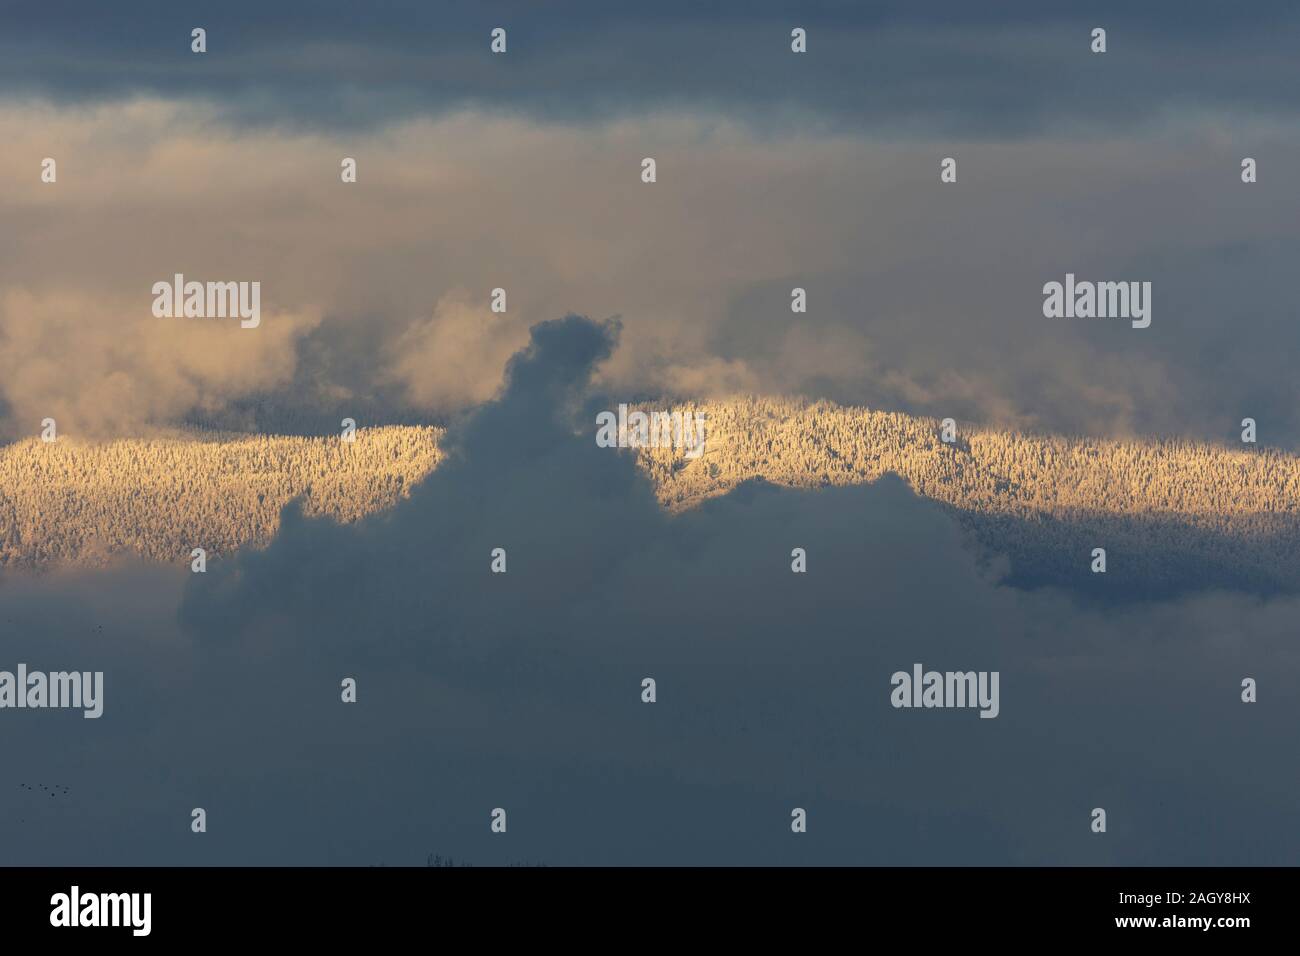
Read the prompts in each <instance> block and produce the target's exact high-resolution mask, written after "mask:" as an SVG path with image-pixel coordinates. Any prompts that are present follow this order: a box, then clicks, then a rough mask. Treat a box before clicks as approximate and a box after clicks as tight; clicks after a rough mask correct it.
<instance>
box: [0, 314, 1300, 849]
mask: <svg viewBox="0 0 1300 956" xmlns="http://www.w3.org/2000/svg"><path fill="white" fill-rule="evenodd" d="M616 332H617V327H616V325H614V324H604V325H600V324H596V323H592V322H588V321H586V320H583V319H579V318H577V317H570V318H568V319H565V320H563V321H557V322H551V323H546V324H543V325H540V326H538V327H536V328H534V329H533V330H532V333H531V340H530V345H529V347H528V349H527V350H526V351H524V352H523V353H521V354H520V355H518V356H517V357H516V358H515V359H513V360H512V362H511V365H510V370H509V373H508V378H507V387H506V388H505V389H504V391H503V392H502V393H501V395H500V396H499V397H498V399H497V400H495V401H493V402H490V403H488V404H486V405H484V406H481V407H479V408H478V409H476V410H474V411H473V412H472V413H471V414H470V415H468V416H467V417H466V418H464V419H463V420H462V421H460V422H459V423H458V424H457V426H456V427H455V428H454V430H453V433H452V434H451V435H450V436H449V439H450V441H449V447H450V448H451V456H450V458H449V460H448V461H447V462H446V463H445V464H444V466H443V467H440V468H439V469H438V470H437V471H436V472H434V473H433V474H432V475H431V476H430V477H429V478H428V479H427V480H426V481H425V482H424V483H423V484H422V485H421V486H420V487H418V488H417V489H415V491H414V493H413V495H412V497H411V498H410V499H409V500H408V501H406V502H405V503H403V504H402V505H400V506H398V507H397V508H395V509H394V510H393V511H392V512H390V513H387V514H385V515H381V516H375V517H373V518H370V519H367V520H364V521H362V522H359V523H357V524H355V525H352V526H347V527H343V526H338V525H334V524H332V523H329V522H326V521H311V520H305V519H303V518H302V517H301V516H299V515H297V514H296V513H295V512H294V511H293V510H292V509H290V510H289V511H287V512H286V514H285V520H284V525H283V529H282V532H281V534H280V535H279V537H278V538H277V539H276V541H275V542H274V543H273V544H272V545H271V546H270V547H269V548H267V549H266V550H264V551H248V552H241V553H240V554H238V555H237V556H236V557H235V558H234V559H233V560H232V561H229V562H225V563H214V564H212V565H211V566H210V567H209V571H208V573H207V574H206V575H186V574H184V573H177V572H175V571H173V570H171V569H157V568H145V567H142V568H132V567H123V568H120V569H118V570H116V571H113V572H110V573H108V574H106V575H77V576H71V575H69V576H64V575H49V576H45V577H41V578H36V579H28V578H23V577H17V576H10V577H6V578H5V579H4V580H3V582H0V624H3V626H4V631H3V633H4V641H3V646H2V647H0V650H3V652H4V654H5V655H6V659H13V660H16V659H24V660H31V659H35V657H36V651H37V649H39V650H40V659H41V660H43V661H48V662H50V666H54V663H55V662H58V661H59V660H61V659H67V660H75V661H77V663H78V666H79V667H83V668H90V667H93V668H94V669H96V670H103V671H104V672H105V680H106V683H109V684H110V685H111V686H113V687H114V688H115V691H114V706H113V708H112V709H111V710H109V711H106V712H105V715H104V717H103V718H102V719H100V720H98V721H82V720H79V719H78V720H76V721H67V722H61V723H55V722H53V721H46V720H41V719H40V718H41V717H43V716H48V715H41V714H36V713H33V712H24V713H23V714H22V715H21V716H22V718H23V720H24V722H23V723H22V725H21V726H20V725H18V724H16V723H14V722H12V721H10V720H8V719H7V718H9V717H11V716H13V714H12V713H6V714H3V715H0V746H3V747H4V749H5V752H6V753H7V754H9V755H10V757H9V760H10V762H11V763H10V766H12V767H13V768H14V772H15V774H16V775H17V776H18V777H19V778H20V779H21V778H23V777H29V778H31V779H33V780H35V779H43V778H56V779H58V780H59V781H61V782H64V783H66V784H68V785H69V786H70V790H71V792H70V794H69V795H68V796H67V797H66V798H60V799H59V800H51V799H49V798H46V799H45V803H44V804H39V805H38V804H37V803H36V802H35V801H34V798H31V797H29V796H27V795H26V794H27V791H25V790H21V789H19V788H14V789H12V790H7V791H6V792H5V793H0V810H3V815H2V816H0V819H4V820H5V821H7V822H6V823H5V824H4V826H5V827H6V834H5V845H6V847H7V848H8V852H9V855H10V860H11V861H12V862H15V863H35V862H40V863H46V864H53V863H145V862H170V863H236V862H240V863H362V864H364V863H379V862H386V863H410V864H419V863H421V862H423V859H424V857H425V855H426V854H427V853H431V852H438V853H442V854H443V855H447V854H451V855H454V856H456V857H457V858H463V859H469V860H472V861H475V862H479V863H504V862H508V861H511V860H533V861H538V860H544V861H546V862H549V863H555V864H563V863H701V862H713V863H777V862H780V863H829V862H842V863H1008V864H1015V863H1159V864H1180V863H1212V864H1225V863H1279V864H1291V863H1295V862H1296V861H1297V856H1296V853H1297V848H1296V846H1295V844H1294V843H1293V842H1288V841H1287V840H1286V839H1279V836H1278V835H1279V834H1284V833H1287V832H1290V829H1289V828H1290V825H1291V824H1290V821H1291V819H1292V816H1293V813H1292V807H1293V802H1294V800H1293V795H1294V793H1295V791H1296V788H1297V785H1300V779H1298V778H1300V769H1297V767H1296V765H1295V762H1294V761H1293V760H1291V759H1290V758H1289V755H1290V752H1291V750H1292V749H1293V748H1292V747H1291V740H1292V734H1291V732H1290V728H1292V727H1293V726H1294V725H1295V720H1296V718H1297V716H1300V712H1298V711H1300V704H1297V703H1295V702H1294V701H1293V697H1294V695H1287V694H1285V693H1283V692H1282V690H1281V689H1282V688H1284V687H1285V686H1287V685H1290V684H1292V683H1294V681H1295V680H1296V679H1297V678H1298V677H1300V673H1298V671H1300V661H1297V658H1296V656H1295V654H1294V652H1293V649H1292V644H1293V641H1292V639H1291V631H1292V628H1293V622H1294V620H1295V615H1296V612H1297V610H1300V608H1298V607H1297V602H1296V601H1295V600H1294V599H1274V600H1269V601H1261V600H1258V599H1254V598H1248V597H1245V596H1241V595H1234V594H1231V593H1205V594H1201V595H1198V596H1196V597H1193V598H1186V599H1183V600H1179V601H1164V602H1148V603H1144V604H1135V605H1129V606H1126V607H1123V608H1108V607H1105V606H1092V605H1080V604H1079V603H1077V602H1076V601H1074V600H1073V599H1071V598H1069V597H1068V596H1065V595H1062V594H1059V593H1056V592H1052V591H1037V592H1024V591H1019V590H1016V589H1013V588H1008V587H1004V586H1001V585H999V583H998V582H997V581H996V580H993V579H990V578H989V577H987V576H986V574H985V573H984V572H982V571H981V570H980V569H979V567H978V565H977V563H976V562H975V560H974V559H973V558H972V557H971V555H969V554H968V553H967V552H966V551H965V550H964V549H963V547H962V542H961V536H960V533H959V532H958V530H957V528H956V527H955V525H954V524H953V523H952V522H951V521H950V520H949V519H948V518H947V517H946V516H945V515H944V514H943V513H942V512H940V511H939V510H938V509H937V508H935V507H933V506H932V505H930V504H928V503H926V502H924V501H921V500H918V499H917V498H915V497H914V496H913V495H912V494H911V493H910V491H908V489H907V488H906V487H905V486H903V485H902V483H901V482H899V481H897V480H893V479H884V480H881V481H879V482H877V483H876V484H874V485H870V486H864V487H854V488H843V489H829V490H826V491H821V492H793V491H785V490H780V489H774V488H769V487H764V486H762V485H761V484H752V483H751V484H747V485H744V486H742V487H741V488H739V489H736V490H735V491H733V492H732V493H731V494H729V495H727V496H725V497H723V498H720V499H716V500H714V501H711V502H709V503H708V504H706V505H705V506H704V507H702V508H700V509H698V510H696V511H693V512H689V513H687V514H685V515H681V516H676V517H670V516H668V515H665V514H664V513H663V512H662V511H661V510H660V509H659V508H658V506H657V504H656V502H655V500H654V498H653V495H652V493H651V490H650V488H649V486H648V484H647V483H646V481H645V479H644V478H643V477H642V476H641V475H640V474H639V473H638V471H637V470H636V468H635V465H634V464H633V462H632V460H631V458H630V455H629V454H628V453H627V452H623V451H620V450H618V449H604V448H598V447H596V446H595V444H594V443H593V442H592V441H591V436H590V430H589V429H587V428H585V427H584V419H583V418H582V417H581V416H579V415H578V414H577V413H578V411H579V410H580V409H581V407H582V406H583V405H584V404H585V403H587V402H590V401H593V400H596V399H597V398H599V399H600V400H603V401H608V397H607V396H603V397H601V396H595V397H593V396H592V395H591V394H590V386H589V378H590V376H591V374H592V371H593V368H595V367H596V366H597V365H598V364H599V363H600V362H602V361H605V360H606V359H607V357H608V356H609V355H610V353H611V351H612V349H613V345H614V336H615V335H616ZM496 547H502V548H505V549H507V551H508V554H509V571H508V573H506V574H492V573H491V572H490V570H489V564H490V558H489V556H490V552H491V551H492V549H493V548H496ZM793 547H802V548H805V549H806V551H807V554H808V572H807V573H805V574H792V573H791V571H790V557H789V556H790V551H791V548H793ZM99 627H103V628H104V630H103V631H102V632H99V631H97V630H96V628H99ZM916 661H924V662H925V663H926V666H927V667H934V668H937V669H939V670H943V671H997V672H999V673H1000V685H999V687H1000V694H999V696H1000V709H999V715H998V717H997V719H996V720H978V719H967V718H973V717H974V715H973V714H970V713H962V712H959V711H958V712H953V711H948V710H944V709H938V710H932V711H927V710H924V709H922V710H918V711H908V710H897V709H895V708H894V707H892V706H891V703H890V692H891V686H890V676H891V675H892V674H893V673H895V672H897V671H899V670H907V669H909V668H910V667H911V666H912V664H913V662H916ZM345 676H350V677H354V678H356V680H357V687H358V694H357V697H358V701H357V703H356V704H343V703H341V702H340V700H339V690H338V688H339V682H340V680H341V679H342V678H343V677H345ZM646 676H651V677H654V678H655V679H656V681H657V686H658V700H657V702H656V703H654V704H644V703H642V702H641V697H640V690H641V679H642V678H643V677H646ZM1245 676H1253V677H1256V678H1257V679H1259V680H1260V702H1259V703H1258V704H1250V705H1248V704H1243V703H1242V702H1241V701H1240V697H1239V687H1240V680H1241V678H1243V677H1245ZM71 724H76V725H77V726H70V725H71ZM87 728H90V729H89V730H87ZM195 806H202V807H204V808H205V809H206V810H207V812H208V821H209V826H208V829H209V832H208V833H207V834H205V835H195V834H192V833H190V832H189V829H188V822H189V810H190V808H191V807H195ZM498 806H500V807H505V808H506V809H507V810H508V812H509V814H510V831H509V834H508V835H507V836H505V837H500V836H494V835H492V834H491V833H490V831H489V828H488V822H489V813H490V811H491V809H492V808H493V807H498ZM795 806H800V807H805V808H807V809H808V811H809V816H808V821H809V823H808V832H807V834H804V835H800V836H795V835H793V834H791V832H790V830H789V820H790V810H791V808H793V807H795ZM1097 806H1101V807H1105V808H1106V810H1107V814H1108V819H1109V832H1107V833H1106V834H1104V835H1095V834H1092V833H1091V832H1090V831H1089V822H1090V817H1089V814H1090V811H1091V809H1092V808H1093V807H1097ZM19 819H23V820H25V822H24V823H23V824H22V825H19V824H18V823H17V822H16V821H17V820H19ZM110 820H111V821H112V824H113V825H112V826H107V825H106V823H107V821H110ZM1210 820H1212V821H1214V822H1213V825H1212V826H1211V825H1208V824H1207V821H1210Z"/></svg>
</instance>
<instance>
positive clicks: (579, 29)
mask: <svg viewBox="0 0 1300 956" xmlns="http://www.w3.org/2000/svg"><path fill="white" fill-rule="evenodd" d="M726 6H729V7H730V9H724V10H722V11H720V12H719V13H718V15H717V16H715V17H713V18H709V19H704V18H701V16H700V13H699V9H698V5H692V4H689V3H660V4H656V5H655V8H654V9H653V10H650V9H647V8H644V7H626V8H624V7H622V6H619V7H614V6H611V5H609V4H604V3H598V2H577V3H566V4H565V5H564V6H563V7H562V8H555V7H547V8H540V7H538V6H537V5H536V4H532V3H526V2H514V3H503V4H494V5H493V6H492V8H491V9H490V10H488V9H485V8H480V7H478V6H474V5H450V6H448V5H438V6H429V5H428V4H423V3H419V2H417V0H405V2H391V3H387V4H385V5H384V9H383V11H377V12H376V15H375V16H374V17H371V18H367V20H366V22H365V23H359V22H358V21H357V18H356V16H355V10H354V9H353V8H352V7H351V6H350V4H348V3H347V2H344V0H333V2H318V3H313V4H312V5H311V7H310V10H311V16H310V17H304V16H303V15H302V14H303V8H302V6H301V5H300V4H285V5H282V6H281V7H280V8H278V9H276V10H268V9H266V5H265V4H257V3H252V2H223V3H220V4H214V3H198V4H190V5H187V6H186V8H185V9H184V10H179V9H177V8H176V7H175V5H173V4H166V3H159V2H142V3H136V4H133V5H132V6H131V8H129V9H127V10H122V9H112V10H106V9H104V8H103V6H102V5H100V4H97V3H94V2H93V0H80V2H63V3H52V4H43V5H41V6H39V7H35V8H30V9H23V10H16V11H13V14H12V16H11V17H10V19H9V21H8V29H7V30H6V32H5V36H4V37H3V38H2V39H0V87H3V88H5V89H7V90H10V91H12V94H11V95H22V96H26V97H36V96H39V97H47V98H50V99H52V100H53V101H55V102H58V103H63V104H73V105H83V104H87V103H96V102H103V101H104V100H106V99H120V98H123V97H128V96H131V95H136V94H140V93H144V94H146V95H167V96H175V97H178V98H181V99H186V100H189V101H191V102H196V103H201V102H216V103H219V104H220V105H221V108H222V110H223V112H224V113H225V114H226V115H227V116H229V117H230V118H232V119H233V120H235V121H238V122H240V123H245V124H254V125H261V126H272V127H275V126H284V125H293V126H297V127H299V128H310V129H320V128H333V129H347V130H369V129H373V128H375V127H381V126H384V125H386V124H388V123H390V122H393V121H394V120H405V119H410V118H412V117H428V116H441V115H445V114H447V113H454V112H457V111H460V110H464V109H466V108H470V109H485V110H489V111H493V112H500V113H508V114H525V115H529V116H531V117H534V118H538V119H542V120H555V119H558V120H561V121H570V120H575V119H577V120H580V121H583V122H586V121H589V120H593V119H594V120H596V121H598V122H604V121H606V120H608V119H610V118H611V117H616V116H622V115H627V114H628V113H644V112H654V111H659V110H679V109H682V108H691V109H694V108H699V107H705V108H708V109H720V110H722V111H724V112H727V113H729V114H731V115H736V116H741V115H743V116H745V117H747V118H749V119H751V120H752V121H754V122H756V123H760V124H763V125H766V126H772V127H782V126H784V127H787V128H788V127H789V126H791V125H800V126H805V127H809V126H816V125H834V126H839V127H843V128H849V129H853V130H856V131H868V132H879V131H882V130H886V131H890V132H891V133H897V132H899V131H910V132H912V133H916V132H920V133H922V134H925V135H938V136H954V135H955V136H963V137H964V136H976V137H988V136H1013V137H1014V136H1020V135H1026V134H1037V133H1040V132H1042V131H1044V130H1059V129H1078V128H1109V129H1116V128H1123V129H1127V130H1130V131H1132V130H1140V129H1142V128H1143V127H1144V126H1147V125H1149V124H1151V123H1152V122H1156V121H1159V120H1160V119H1161V118H1162V117H1164V116H1166V115H1169V114H1177V113H1180V112H1188V111H1195V112H1200V113H1210V114H1217V115H1233V114H1240V113H1242V112H1244V111H1258V112H1261V113H1269V114H1272V115H1276V116H1291V115H1293V114H1294V110H1295V104H1294V101H1293V99H1292V98H1290V97H1288V96H1287V95H1286V93H1285V91H1286V90H1288V89H1291V88H1293V87H1294V86H1295V85H1296V79H1297V77H1296V69H1297V67H1296V65H1295V63H1294V60H1293V58H1292V57H1290V56H1289V53H1290V51H1291V50H1292V49H1294V47H1295V45H1296V39H1297V31H1298V30H1300V25H1298V23H1297V16H1296V11H1295V9H1294V6H1293V5H1291V4H1287V3H1285V2H1283V0H1266V2H1261V3H1256V4H1253V5H1252V6H1251V11H1250V15H1249V16H1242V15H1241V14H1240V13H1239V12H1238V11H1236V10H1234V9H1232V8H1226V7H1223V6H1222V5H1221V4H1215V3H1211V2H1207V0H1201V2H1194V3H1180V4H1177V5H1174V4H1171V3H1149V4H1142V5H1133V4H1125V3H1117V2H1111V3H1099V4H1092V5H1090V6H1089V8H1088V10H1087V12H1086V16H1085V15H1084V14H1083V13H1081V12H1080V11H1078V10H1073V9H1070V8H1069V5H1059V8H1052V7H1049V6H1047V5H1044V4H1041V3H1028V2H1017V3H1007V4H1001V5H999V8H998V9H996V10H993V9H989V8H980V9H978V10H972V9H971V8H970V6H969V5H968V4H963V3H962V2H961V0H938V2H927V3H921V4H918V3H913V2H904V0H898V2H889V3H873V4H870V5H862V4H832V3H812V4H808V3H804V4H799V5H798V6H797V8H792V7H791V6H790V5H789V4H786V3H775V2H773V3H745V4H731V5H724V7H726ZM68 23H76V24H77V28H76V29H74V30H70V29H68V26H67V24H68ZM196 25H203V26H204V27H205V28H206V29H207V31H208V53H207V54H205V55H202V56H197V55H194V54H192V53H191V52H190V30H191V29H192V28H193V27H194V26H196ZM796 25H798V26H802V27H804V28H806V29H807V30H808V37H809V40H808V52H807V53H806V54H803V55H795V54H792V53H791V52H790V31H791V29H792V27H794V26H796ZM1098 25H1103V26H1105V27H1106V28H1107V29H1108V30H1109V35H1110V49H1109V52H1108V53H1107V54H1105V55H1104V56H1095V55H1093V54H1091V53H1090V52H1089V45H1088V44H1089V39H1090V31H1091V29H1092V28H1093V27H1095V26H1098ZM498 26H501V27H506V28H508V31H509V52H508V53H507V54H506V55H504V56H494V55H493V54H492V53H491V52H490V51H489V31H490V30H491V29H493V28H494V27H498ZM593 77H598V78H599V80H598V81H597V82H593Z"/></svg>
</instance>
